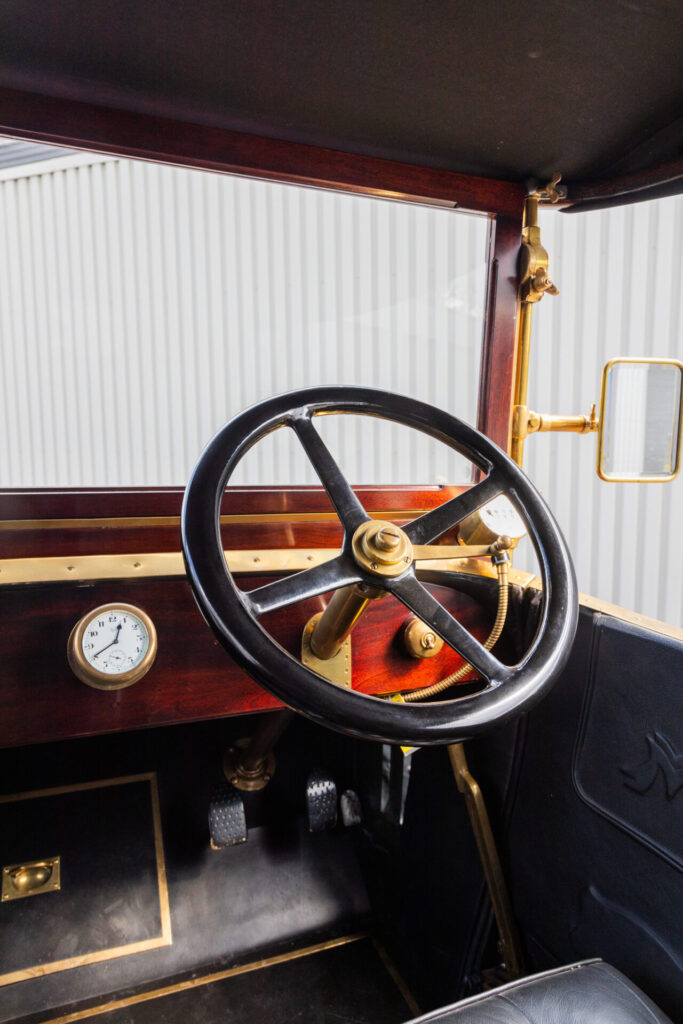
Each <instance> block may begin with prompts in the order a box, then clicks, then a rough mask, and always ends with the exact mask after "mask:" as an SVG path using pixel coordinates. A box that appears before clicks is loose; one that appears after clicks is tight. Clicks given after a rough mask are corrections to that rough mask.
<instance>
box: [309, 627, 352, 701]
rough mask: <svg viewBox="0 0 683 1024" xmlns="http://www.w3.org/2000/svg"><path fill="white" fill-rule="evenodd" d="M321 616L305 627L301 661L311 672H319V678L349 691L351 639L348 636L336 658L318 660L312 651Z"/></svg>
mask: <svg viewBox="0 0 683 1024" xmlns="http://www.w3.org/2000/svg"><path fill="white" fill-rule="evenodd" d="M321 615H322V612H318V614H317V615H313V616H312V618H310V619H309V620H308V622H307V623H306V626H305V627H304V631H303V635H302V637H301V661H302V662H303V664H304V665H305V666H306V668H310V669H311V671H313V672H317V673H318V675H319V676H324V677H325V679H329V681H330V682H331V683H336V685H337V686H343V687H345V688H346V689H347V690H350V689H351V637H350V636H348V637H347V638H346V640H345V641H344V643H343V644H342V646H341V648H340V650H339V651H338V652H337V653H336V654H335V656H334V658H326V659H323V658H317V657H316V656H315V654H314V653H313V651H312V650H311V633H312V632H313V630H314V629H315V627H316V624H317V622H318V619H319V618H320V616H321Z"/></svg>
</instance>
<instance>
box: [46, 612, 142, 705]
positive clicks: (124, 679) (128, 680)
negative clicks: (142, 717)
mask: <svg viewBox="0 0 683 1024" xmlns="http://www.w3.org/2000/svg"><path fill="white" fill-rule="evenodd" d="M112 611H123V612H128V613H129V614H131V615H135V616H137V618H138V619H140V621H141V622H142V623H143V625H144V626H145V629H146V630H147V635H148V636H149V645H148V647H147V650H146V651H145V654H144V656H143V658H142V660H141V661H140V663H139V664H138V665H136V666H135V667H134V668H131V669H128V671H127V672H121V673H120V674H118V675H112V674H111V673H110V672H100V671H98V669H96V668H93V666H92V665H91V664H90V662H89V661H87V660H86V657H85V655H84V654H83V634H84V632H85V627H86V626H87V624H88V623H89V622H91V621H92V619H93V618H94V617H95V616H96V615H103V614H105V613H106V612H112ZM156 656H157V631H156V627H155V625H154V623H153V622H152V620H151V618H150V617H149V615H148V614H147V612H145V611H143V610H142V608H139V607H138V606H137V605H134V604H127V603H126V602H125V601H109V602H108V603H107V604H101V605H98V606H97V607H96V608H91V609H90V610H89V611H87V612H86V613H85V615H83V616H82V617H81V618H80V619H79V620H78V622H77V623H76V625H75V626H74V628H73V629H72V630H71V633H70V635H69V639H68V641H67V645H66V657H67V660H68V662H69V667H70V668H71V671H72V672H73V674H74V675H75V676H76V677H77V678H78V679H80V681H81V682H82V683H85V684H86V686H92V687H93V689H95V690H124V689H125V688H126V687H127V686H132V685H133V683H137V682H138V681H139V680H140V679H142V677H143V676H144V675H146V674H147V673H148V672H149V670H150V668H151V667H152V665H153V664H154V659H155V658H156Z"/></svg>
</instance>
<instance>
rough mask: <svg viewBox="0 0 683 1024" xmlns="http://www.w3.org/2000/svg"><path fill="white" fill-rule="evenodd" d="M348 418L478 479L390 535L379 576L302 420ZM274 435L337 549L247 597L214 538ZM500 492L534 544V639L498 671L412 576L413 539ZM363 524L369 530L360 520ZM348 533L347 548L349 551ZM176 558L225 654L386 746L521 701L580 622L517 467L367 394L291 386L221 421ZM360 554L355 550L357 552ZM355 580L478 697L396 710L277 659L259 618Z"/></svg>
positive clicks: (474, 441)
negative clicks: (302, 470)
mask: <svg viewBox="0 0 683 1024" xmlns="http://www.w3.org/2000/svg"><path fill="white" fill-rule="evenodd" d="M331 413H353V414H357V415H358V414H361V415H368V416H375V417H381V418H383V419H386V420H390V421H393V422H395V423H401V424H404V425H407V426H410V427H414V428H415V429H417V430H420V431H422V432H423V433H425V434H428V435H429V436H430V437H433V438H436V439H437V440H439V441H442V442H443V443H444V444H446V445H448V446H449V447H450V448H453V449H454V450H455V451H457V452H459V453H460V454H461V455H464V456H465V457H466V458H468V459H469V460H470V461H471V462H473V463H474V465H475V466H477V467H478V468H479V469H480V470H482V471H483V472H484V474H485V476H484V477H483V479H481V480H480V482H479V483H476V484H474V485H473V486H472V487H470V488H469V490H467V491H465V492H464V493H463V494H460V495H458V496H457V497H455V498H451V499H450V500H449V501H446V502H444V503H443V504H442V505H439V506H438V507H436V508H434V509H432V510H430V511H429V512H425V513H424V514H423V515H421V516H419V517H418V518H416V519H414V520H413V521H412V522H411V523H409V524H408V525H407V526H405V527H404V529H402V530H398V528H394V529H393V531H392V534H393V535H394V540H395V535H397V534H398V535H399V539H400V544H401V559H400V561H399V562H398V564H396V562H394V569H393V570H391V572H390V574H381V573H378V572H377V571H375V570H379V569H380V568H381V566H380V563H379V562H375V563H374V567H375V568H374V570H373V568H372V563H370V562H368V559H367V558H366V557H364V556H363V553H362V549H363V539H364V538H365V540H366V541H367V533H368V530H371V528H372V523H373V521H372V520H370V517H369V516H368V514H367V512H366V511H365V509H364V508H363V506H362V504H361V502H360V501H359V500H358V498H357V496H356V494H355V493H354V492H353V490H352V489H351V487H350V486H349V484H348V483H347V481H346V480H345V478H344V476H343V475H342V473H341V471H340V469H339V467H338V466H337V464H336V462H335V460H334V458H333V457H332V455H331V453H330V451H329V450H328V448H327V447H326V445H325V443H324V442H323V440H322V438H321V436H320V434H319V432H318V431H317V429H316V428H315V426H314V424H313V418H314V417H315V416H318V415H321V414H331ZM278 427H289V428H291V429H292V430H293V431H294V432H295V433H296V435H297V437H298V439H299V441H300V442H301V444H302V445H303V448H304V451H305V452H306V454H307V456H308V458H309V459H310V461H311V463H312V464H313V467H314V469H315V471H316V473H317V475H318V477H319V478H320V482H321V483H322V485H323V487H324V488H325V490H326V491H327V493H328V495H329V497H330V499H331V501H332V504H333V505H334V508H335V509H336V512H337V515H338V516H339V519H340V520H341V524H342V526H343V528H344V543H343V546H342V550H341V553H340V554H339V555H338V556H337V557H335V558H332V559H331V560H330V561H327V562H324V563H323V564H321V565H317V566H315V567H312V568H310V569H304V570H303V571H301V572H297V573H295V574H293V575H290V576H287V577H284V578H283V579H280V580H277V581H275V582H272V583H267V584H265V585H264V586H261V587H258V589H256V590H251V591H249V592H244V591H241V590H239V589H238V588H237V586H236V585H235V581H234V580H233V578H232V576H231V574H230V571H229V569H228V566H227V563H226V560H225V556H224V554H223V545H222V542H221V534H220V508H221V500H222V498H223V492H224V490H225V486H226V484H227V482H228V480H229V479H230V476H231V474H232V472H233V471H234V469H235V467H236V465H237V463H238V462H239V460H240V459H241V458H242V456H243V455H244V454H245V453H246V452H247V451H248V450H249V449H250V448H251V447H252V445H254V444H255V443H256V442H257V441H258V440H259V439H260V438H262V437H264V436H265V435H266V434H268V433H270V432H271V431H272V430H275V429H276V428H278ZM502 493H506V494H507V496H508V498H509V499H510V501H511V502H512V504H513V506H514V507H515V508H516V509H517V511H518V512H519V514H520V515H521V517H522V519H523V521H524V523H525V525H526V528H527V531H528V534H529V536H530V538H531V541H532V543H533V545H534V548H535V551H536V554H537V556H538V562H539V566H540V570H541V578H542V581H543V603H542V610H541V614H540V620H539V624H538V628H537V632H536V636H535V638H534V640H533V642H532V644H531V647H530V648H529V650H528V651H527V653H526V654H525V655H524V657H523V658H522V660H521V661H520V662H519V663H518V664H516V665H505V664H503V662H501V661H500V660H499V659H498V658H496V657H495V656H494V655H493V654H491V653H490V651H488V650H486V649H485V647H484V646H483V645H482V644H480V643H479V641H478V640H476V639H475V638H474V637H473V636H472V634H471V633H469V632H468V630H466V629H465V628H464V626H462V625H461V624H460V623H459V622H458V621H457V620H456V619H455V618H454V617H453V616H452V615H451V614H450V613H449V612H448V611H447V610H446V609H445V608H444V607H443V605H441V604H440V603H439V602H438V601H437V600H436V599H435V598H434V597H433V596H432V594H431V593H430V592H429V591H428V590H427V589H426V587H424V586H423V584H422V583H421V582H420V581H419V579H418V578H417V576H416V574H415V567H414V558H413V557H412V545H421V544H428V543H430V542H431V541H433V540H434V539H435V538H437V537H439V536H441V534H443V533H445V532H446V530H449V529H451V528H452V527H454V526H455V525H456V524H457V523H459V522H460V521H461V520H462V519H464V518H465V516H467V515H469V514H470V513H471V512H474V511H475V510H476V509H478V508H480V507H481V506H482V505H484V504H486V503H487V502H489V501H491V499H492V498H495V497H496V496H497V495H499V494H502ZM368 524H370V525H368ZM354 539H355V543H354ZM182 540H183V552H184V556H185V564H186V568H187V572H188V576H189V578H190V581H191V583H192V587H193V590H194V594H195V597H196V600H197V603H198V605H199V607H200V609H201V611H202V613H203V615H204V617H205V619H206V620H207V622H208V623H209V625H210V626H211V628H212V629H213V631H214V633H215V635H216V637H217V638H218V640H219V641H220V643H221V644H222V645H223V646H224V647H225V649H226V650H227V651H228V652H229V653H230V654H231V655H232V656H233V658H235V660H236V661H237V662H238V663H239V664H240V665H241V666H242V668H244V669H245V671H246V672H248V673H249V675H250V676H252V678H253V679H255V680H256V681H257V682H258V683H260V684H261V685H262V686H263V687H264V688H265V689H266V690H269V691H270V692H271V693H272V694H274V695H275V696H276V697H278V698H279V699H280V700H281V701H283V702H284V703H285V704H287V705H289V706H290V707H291V708H294V709H295V710H296V711H300V712H302V713H303V714H304V715H307V716H308V717H309V718H312V719H314V720H316V721H318V722H321V723H322V724H324V725H327V726H330V727H331V728H333V729H336V730H338V731H340V732H345V733H350V734H353V735H357V736H361V737H364V738H367V739H374V740H381V741H382V742H388V743H403V744H410V745H411V746H425V745H431V744H440V743H455V742H459V741H460V740H463V739H466V738H469V737H471V736H474V735H476V734H478V733H481V732H484V731H486V730H488V729H490V728H491V726H493V725H494V724H496V723H502V722H505V721H507V720H509V719H511V718H512V717H514V716H515V715H518V714H519V713H520V712H521V711H522V710H526V709H528V708H529V707H531V706H532V705H533V704H534V703H535V702H536V701H538V700H539V699H540V698H541V697H542V696H543V694H545V693H546V692H547V691H548V690H549V689H550V687H551V685H552V684H553V682H554V681H555V679H556V678H557V675H558V674H559V672H560V670H561V669H562V667H563V665H564V663H565V661H566V659H567V656H568V654H569V649H570V647H571V643H572V640H573V638H574V633H575V631H576V624H577V618H578V595H577V589H576V580H575V577H574V569H573V566H572V562H571V557H570V555H569V551H568V550H567V545H566V543H565V541H564V538H563V536H562V534H561V533H560V530H559V527H558V526H557V523H556V522H555V520H554V518H553V516H552V514H551V512H550V510H549V509H548V507H547V505H546V504H545V502H544V501H543V499H542V498H541V496H540V495H539V493H538V491H537V490H536V489H535V487H533V485H532V484H531V483H530V481H529V480H528V479H527V477H526V476H525V475H524V473H523V472H522V471H521V470H520V469H519V468H518V466H516V465H515V463H514V462H513V461H512V460H511V459H510V458H509V457H508V456H507V455H506V454H505V453H504V452H503V451H501V449H500V448H498V447H497V446H496V445H495V444H493V443H492V442H491V441H490V440H489V439H488V438H487V437H485V436H484V435H483V434H481V433H479V431H477V430H475V429H474V428H473V427H470V426H468V425H467V424H466V423H463V422H462V421H461V420H458V419H456V418H455V417H454V416H451V415H449V413H447V412H443V411H441V410H439V409H436V408H434V407H433V406H430V405H426V404H425V403H424V402H419V401H416V400H415V399H412V398H406V397H404V396H401V395H394V394H390V393H388V392H385V391H377V390H374V389H370V388H355V387H329V388H327V387H325V388H310V389H306V390H302V391H293V392H291V393H290V394H286V395H280V396H278V397H276V398H271V399H268V400H267V401H265V402H260V403H258V404H257V405H254V406H252V407H251V408H250V409H247V410H246V411H244V412H242V413H240V414H239V415H238V416H235V418H234V419H232V420H230V422H229V423H227V424H226V426H224V427H223V428H222V429H221V430H220V431H219V432H218V433H217V434H216V436H215V437H214V438H213V440H212V441H210V443H209V445H208V446H207V448H206V449H205V451H204V452H203V454H202V456H201V458H200V459H199V462H198V463H197V466H196V468H195V470H194V473H193V474H192V478H191V480H190V483H189V485H188V487H187V490H186V492H185V500H184V503H183V513H182ZM365 554H367V543H366V544H365ZM354 583H364V584H366V585H368V586H370V587H372V588H376V587H378V586H379V587H382V588H383V589H384V590H387V591H389V592H390V593H391V594H393V595H394V596H395V597H397V598H398V599H399V600H400V601H402V602H403V604H405V605H406V607H407V608H409V609H410V610H411V611H412V612H414V614H415V615H417V616H418V618H420V619H422V621H423V622H425V623H427V624H428V625H429V626H430V628H431V629H433V630H434V632H435V633H437V634H438V635H439V636H440V637H442V638H443V640H444V641H445V642H446V643H447V644H450V646H451V647H453V648H454V649H455V650H456V651H457V652H458V654H460V655H461V656H462V657H463V658H464V659H465V660H466V661H468V662H469V663H470V664H471V665H472V666H473V667H474V668H475V669H476V670H477V671H478V672H479V673H480V674H481V675H482V676H483V677H484V678H485V679H486V680H487V686H486V687H485V688H484V689H483V690H481V691H480V692H478V693H475V694H472V695H469V696H466V697H461V698H456V699H453V700H447V701H439V702H430V703H422V704H420V703H414V704H408V703H405V704H404V703H398V702H394V701H390V700H386V699H383V698H379V697H373V696H369V695H366V694H362V693H359V692H357V691H354V690H347V689H345V688H343V687H341V686H337V685H335V684H334V683H331V682H329V681H328V680H327V679H324V678H323V677H322V676H320V675H318V674H317V673H315V672H313V671H312V670H311V669H309V668H307V667H305V666H304V665H303V664H301V662H299V661H297V660H296V659H295V658H293V657H292V656H291V655H289V654H288V653H287V652H286V651H285V650H284V649H283V648H282V647H280V645H279V644H278V643H277V642H276V641H275V640H274V639H273V638H272V637H271V636H270V635H269V634H268V633H267V632H266V631H265V629H264V628H263V627H262V626H261V624H260V622H259V620H260V619H261V617H262V616H263V615H265V614H266V613H267V612H272V611H276V610H278V609H280V608H285V607H287V606H288V605H290V604H294V603H295V602H297V601H303V600H305V599H307V598H312V597H315V596H317V595H319V594H326V593H329V592H330V591H333V590H336V589H338V588H339V587H346V586H349V585H350V584H354Z"/></svg>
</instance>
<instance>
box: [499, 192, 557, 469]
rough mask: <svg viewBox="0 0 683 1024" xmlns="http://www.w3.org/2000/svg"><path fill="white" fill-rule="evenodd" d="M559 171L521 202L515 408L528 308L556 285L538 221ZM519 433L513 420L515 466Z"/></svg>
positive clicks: (525, 355) (522, 391) (523, 396)
mask: <svg viewBox="0 0 683 1024" xmlns="http://www.w3.org/2000/svg"><path fill="white" fill-rule="evenodd" d="M559 180H560V176H559V175H553V179H552V181H551V182H550V183H549V184H548V185H547V186H546V187H545V190H540V191H537V192H534V193H533V194H532V195H530V196H528V197H527V200H526V203H525V206H524V227H523V228H522V245H521V248H520V250H519V265H518V272H519V297H520V301H521V309H520V315H519V334H518V338H517V367H516V373H515V393H514V409H515V412H517V409H518V408H524V409H526V407H527V390H528V385H529V356H530V352H531V312H532V310H533V308H534V305H535V303H537V302H540V301H541V299H542V298H543V296H544V295H545V294H546V293H547V294H548V295H557V294H558V289H557V287H556V285H555V284H554V282H553V281H552V279H551V278H550V276H549V275H548V253H547V250H546V249H545V248H544V247H543V245H542V244H541V229H540V227H539V224H538V203H539V199H546V200H547V199H549V200H550V201H551V202H555V201H556V200H554V199H553V198H552V196H553V195H554V194H555V193H556V194H557V196H558V198H559V197H560V194H559V192H557V184H558V182H559ZM525 430H526V432H525V433H520V424H519V423H516V424H515V423H513V429H512V432H511V444H510V455H511V456H512V458H513V459H514V460H515V462H516V463H517V465H518V466H521V465H522V461H523V459H524V438H525V437H526V434H527V433H528V432H529V431H528V426H527V427H525Z"/></svg>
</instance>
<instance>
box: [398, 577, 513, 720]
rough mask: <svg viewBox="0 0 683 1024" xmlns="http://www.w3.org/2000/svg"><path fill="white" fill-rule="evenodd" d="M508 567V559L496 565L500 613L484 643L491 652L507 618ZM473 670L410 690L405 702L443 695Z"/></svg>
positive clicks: (466, 667) (467, 667) (468, 667)
mask: <svg viewBox="0 0 683 1024" xmlns="http://www.w3.org/2000/svg"><path fill="white" fill-rule="evenodd" d="M508 565H509V561H508V560H507V559H506V560H505V561H501V562H500V563H499V564H498V565H496V572H497V573H498V611H497V613H496V620H495V622H494V623H493V628H492V630H491V632H490V633H489V635H488V638H487V640H486V641H485V643H484V647H485V648H486V650H487V651H490V650H491V648H492V647H493V645H494V644H495V643H496V641H497V640H498V638H499V636H500V634H501V633H502V632H503V626H504V625H505V619H506V618H507V612H508ZM471 669H472V666H471V665H462V666H461V667H460V668H459V669H458V670H457V672H453V673H452V674H451V675H450V676H446V678H445V679H441V680H440V681H439V682H438V683H434V684H433V686H425V687H423V689H421V690H409V691H408V692H407V693H404V694H402V697H403V700H404V701H405V702H406V703H412V702H413V701H418V700H424V699H425V698H427V697H434V696H436V694H437V693H442V692H443V691H444V690H447V689H448V688H449V686H453V685H454V684H455V683H459V682H460V680H461V679H464V677H465V676H466V675H467V673H468V672H470V671H471Z"/></svg>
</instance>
